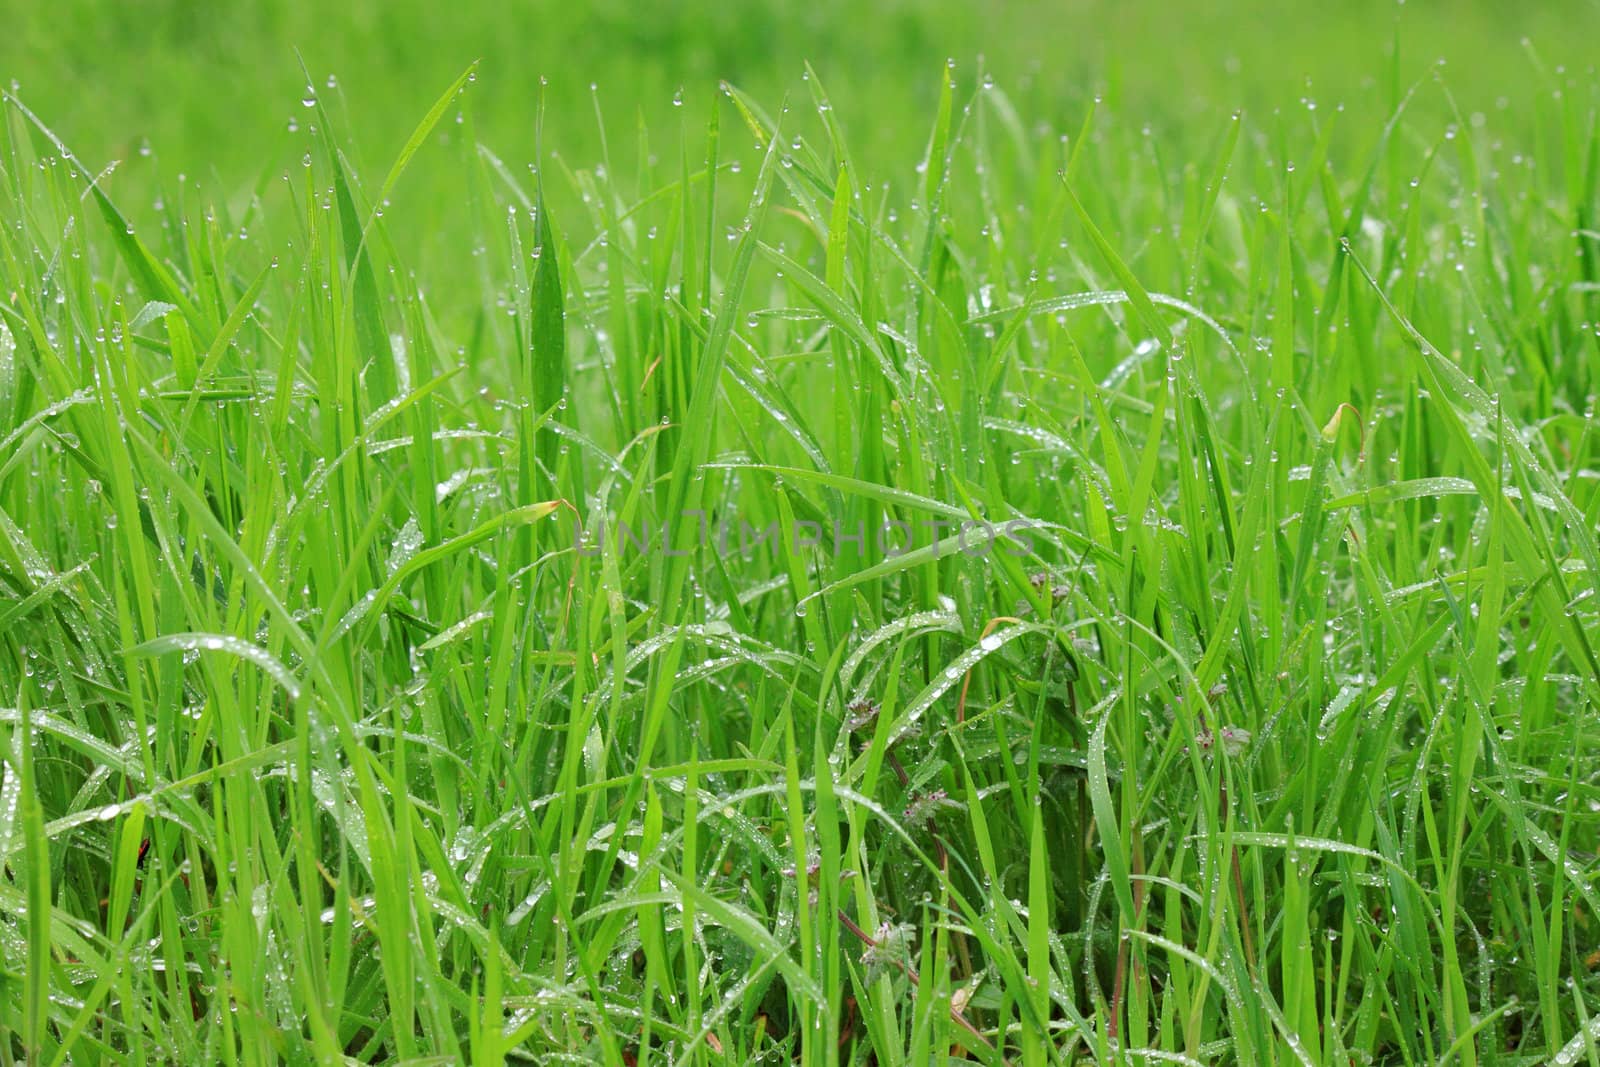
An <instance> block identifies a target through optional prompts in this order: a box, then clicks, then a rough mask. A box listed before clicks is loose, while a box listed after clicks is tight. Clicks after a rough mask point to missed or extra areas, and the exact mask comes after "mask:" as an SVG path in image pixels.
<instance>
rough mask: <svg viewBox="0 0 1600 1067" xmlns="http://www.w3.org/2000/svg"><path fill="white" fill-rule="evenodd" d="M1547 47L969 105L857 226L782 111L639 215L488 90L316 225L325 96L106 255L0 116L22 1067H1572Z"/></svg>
mask: <svg viewBox="0 0 1600 1067" xmlns="http://www.w3.org/2000/svg"><path fill="white" fill-rule="evenodd" d="M1525 63H1526V66H1525V68H1524V69H1526V70H1527V71H1528V78H1529V79H1530V81H1529V83H1528V84H1525V85H1523V86H1522V87H1521V90H1520V93H1519V96H1518V99H1517V107H1518V108H1519V109H1521V113H1525V114H1526V115H1527V116H1528V119H1527V121H1526V122H1517V123H1515V124H1512V125H1510V127H1509V128H1504V127H1502V126H1500V125H1498V124H1497V120H1496V116H1495V114H1494V113H1487V114H1486V113H1483V112H1479V111H1465V110H1462V111H1458V110H1457V109H1456V105H1455V102H1454V101H1455V97H1454V96H1453V92H1454V87H1455V84H1456V83H1455V75H1454V74H1453V73H1450V72H1446V73H1444V74H1439V73H1437V72H1430V73H1429V74H1427V75H1424V76H1423V77H1422V78H1421V80H1420V81H1418V82H1417V83H1415V84H1411V83H1408V82H1405V81H1402V80H1400V79H1399V78H1398V77H1397V76H1395V75H1393V74H1392V73H1391V74H1387V75H1384V76H1383V77H1382V78H1380V79H1378V83H1377V84H1376V85H1375V86H1374V87H1372V88H1371V89H1370V90H1369V96H1368V97H1367V98H1366V101H1367V102H1366V105H1365V106H1367V107H1369V108H1372V109H1373V110H1374V111H1375V112H1378V113H1381V114H1382V115H1383V116H1385V117H1386V121H1382V122H1375V123H1356V124H1354V125H1352V124H1351V123H1348V122H1345V121H1343V120H1342V118H1341V112H1340V111H1339V110H1338V109H1337V108H1335V107H1332V106H1325V107H1323V108H1320V109H1319V108H1317V107H1315V106H1299V107H1296V108H1294V109H1285V110H1281V111H1279V112H1277V113H1270V114H1262V115H1259V116H1258V115H1253V114H1246V115H1238V114H1233V115H1230V114H1228V113H1227V112H1226V111H1219V112H1215V113H1211V114H1209V115H1208V118H1207V121H1206V122H1205V124H1204V127H1203V128H1192V129H1189V130H1187V131H1186V132H1185V133H1183V134H1182V135H1177V134H1173V135H1171V139H1163V137H1161V136H1157V135H1155V134H1153V133H1152V132H1151V131H1149V130H1147V129H1145V128H1142V126H1141V124H1139V123H1136V122H1130V121H1127V120H1125V119H1124V118H1122V117H1120V116H1119V115H1118V114H1117V113H1116V111H1115V109H1114V108H1112V107H1110V106H1095V105H1092V104H1089V105H1085V106H1084V107H1083V108H1081V109H1080V110H1078V111H1076V112H1075V113H1073V114H1070V115H1066V116H1053V115H1049V114H1042V113H1030V112H1029V111H1027V110H1025V109H1024V108H1023V107H1021V106H1019V105H1018V104H1017V103H1016V102H1015V101H1014V100H1013V99H1012V97H1011V96H1010V95H1008V90H1007V86H1006V84H1005V82H1004V81H1003V80H1002V81H997V80H996V79H994V78H993V77H991V76H988V75H985V74H984V73H983V72H982V71H981V70H978V71H969V70H966V69H964V68H955V67H951V68H946V69H943V70H941V71H938V72H937V73H936V77H934V78H933V80H932V82H931V84H932V85H933V87H934V89H935V90H936V91H937V93H936V96H934V97H932V98H931V99H932V104H931V106H930V108H929V109H928V111H927V113H926V114H918V115H916V116H914V118H915V120H916V122H917V125H918V129H919V131H921V132H919V133H918V135H917V141H918V143H920V144H921V145H922V146H923V147H922V149H921V151H920V152H918V153H917V156H918V158H916V159H910V158H907V159H905V160H903V161H902V162H903V166H902V167H900V168H899V169H896V170H893V171H888V170H874V169H870V168H868V167H866V166H861V165H858V164H857V163H856V162H855V161H854V158H853V156H852V151H853V150H854V149H855V148H856V147H857V145H858V144H859V142H860V141H861V140H863V139H865V138H867V137H869V135H870V133H871V131H872V130H874V129H875V128H876V127H877V125H878V124H880V123H886V124H896V125H902V126H903V125H904V124H906V123H909V122H911V121H912V118H913V116H911V115H909V114H899V113H895V114H874V113H867V112H861V113H846V112H845V111H844V109H842V108H839V107H835V106H833V105H832V104H831V102H830V98H829V96H828V93H827V90H826V89H825V87H824V84H823V78H822V77H820V76H819V74H818V72H817V71H816V70H808V71H807V73H806V75H805V77H804V78H803V79H802V80H801V81H800V82H799V83H797V85H795V86H794V87H793V91H792V92H791V93H790V95H789V96H788V97H787V98H786V99H787V103H786V104H785V103H783V102H782V101H781V100H780V99H777V98H757V97H755V96H751V95H746V94H745V93H743V92H741V91H740V90H738V89H736V88H733V87H731V86H728V87H724V90H723V92H722V93H720V94H704V93H702V94H699V95H696V94H694V93H690V94H689V95H688V98H687V100H686V101H685V103H684V105H683V107H682V109H681V111H680V113H679V128H678V129H668V130H666V131H665V132H657V133H656V134H655V135H654V136H653V138H652V140H651V142H650V145H651V147H650V148H649V149H648V150H641V151H640V152H639V153H638V159H637V160H636V161H635V162H633V163H632V164H631V165H630V166H627V167H623V168H618V167H614V166H612V165H611V163H610V149H609V147H607V146H605V145H603V144H602V145H601V146H600V147H599V148H598V149H597V150H596V153H595V156H594V158H593V160H591V161H586V162H585V163H583V164H581V165H580V164H578V163H577V162H576V161H575V160H573V159H572V158H571V157H569V156H566V155H560V156H558V155H557V154H556V152H555V150H554V149H553V148H552V147H551V146H550V145H548V144H543V143H540V144H539V147H538V148H537V150H536V152H537V154H536V157H535V160H534V166H532V167H531V168H524V167H522V166H520V165H518V164H515V163H507V162H504V161H503V159H502V157H501V156H499V155H497V154H496V151H495V148H494V146H492V145H486V144H481V143H480V142H479V139H478V138H477V136H476V135H475V131H474V125H473V123H474V119H473V116H474V113H475V108H477V107H478V106H480V103H479V101H480V98H481V96H482V94H484V93H485V92H486V91H492V88H493V87H492V86H488V85H485V84H483V82H484V79H479V78H477V77H476V76H475V74H474V72H472V71H468V72H466V73H463V74H461V76H460V77H459V78H458V79H457V80H456V81H455V82H454V83H453V84H451V85H449V87H448V88H447V89H445V91H444V92H443V94H442V95H441V96H440V97H439V98H438V100H437V103H435V104H434V105H433V107H432V108H431V109H430V110H428V111H427V112H426V114H425V116H424V117H423V118H422V120H421V122H420V123H419V124H418V125H417V126H416V128H415V130H414V132H413V133H412V134H411V136H410V137H409V138H408V139H406V140H405V142H404V146H403V148H402V149H401V150H400V152H399V153H398V156H397V158H395V159H394V160H393V161H390V162H389V165H387V166H378V167H372V168H359V169H358V168H357V167H356V166H354V165H353V163H352V153H351V152H350V151H348V149H349V146H350V140H349V133H348V131H347V130H345V129H343V128H342V127H341V126H340V123H339V120H338V117H337V114H336V112H335V110H334V109H333V108H332V107H331V106H330V105H329V101H328V99H327V97H328V96H329V93H328V91H327V90H326V89H325V88H324V87H323V84H322V82H321V80H320V79H312V81H311V84H310V85H309V86H307V90H306V95H305V97H304V106H303V108H302V110H301V111H300V115H299V121H298V122H297V124H296V125H297V128H296V131H295V133H294V134H293V137H294V141H293V142H292V143H293V146H294V147H293V150H292V151H291V152H290V153H289V157H288V158H289V159H290V160H291V163H290V165H289V166H287V167H286V168H282V167H279V168H275V169H272V170H270V171H269V172H268V173H267V175H266V177H264V178H263V179H262V181H261V182H260V183H259V185H258V187H257V189H256V191H255V193H254V195H252V196H250V197H248V198H244V199H243V200H242V201H241V200H239V199H233V198H227V197H222V198H213V197H212V196H210V195H208V194H206V193H204V192H201V191H199V189H197V183H194V182H185V183H176V182H175V179H173V180H172V183H167V184H163V185H162V187H161V191H160V193H159V197H160V203H159V206H157V207H148V208H147V205H144V204H141V205H138V206H137V207H134V206H129V205H127V204H125V203H123V202H122V201H123V197H122V191H121V189H120V188H119V182H118V176H117V175H116V174H115V173H112V174H106V173H103V172H102V171H101V166H102V164H101V163H100V161H98V160H95V161H90V160H86V159H83V158H81V157H79V156H76V155H74V154H73V153H72V152H71V151H70V150H69V148H68V146H67V145H66V144H64V143H63V142H62V140H60V139H58V138H57V136H56V135H55V134H54V133H52V132H51V127H50V121H51V118H50V116H47V115H44V116H41V115H38V114H36V113H35V112H33V111H31V110H29V109H28V108H27V107H26V106H25V105H24V100H23V98H19V97H17V96H15V95H12V96H8V97H7V98H6V103H5V105H4V110H3V114H4V123H3V128H4V132H3V135H0V136H3V140H0V186H3V189H4V193H3V194H0V222H3V225H0V297H3V299H0V323H3V326H0V705H3V706H0V741H3V750H4V771H3V774H4V779H3V785H0V862H3V864H4V870H5V874H4V877H3V878H0V954H3V960H4V978H3V984H0V1030H3V1031H4V1033H5V1035H6V1036H5V1039H4V1040H3V1041H0V1057H3V1058H4V1061H5V1062H8V1063H10V1062H29V1063H66V1062H73V1063H80V1062H82V1063H100V1062H122V1061H132V1062H172V1061H187V1062H222V1063H270V1062H280V1061H292V1062H312V1061H315V1062H335V1061H340V1060H344V1059H353V1060H356V1061H361V1062H367V1061H378V1060H384V1061H388V1060H402V1061H407V1062H455V1061H463V1062H472V1063H475V1064H495V1063H503V1062H507V1061H519V1060H536V1061H540V1062H595V1061H598V1062H603V1063H609V1064H623V1063H626V1064H642V1063H657V1064H664V1063H673V1064H713V1063H749V1062H769V1063H776V1062H786V1063H797V1064H806V1065H810V1064H823V1063H835V1062H839V1063H852V1064H868V1063H874V1064H882V1065H900V1064H917V1065H921V1064H925V1063H928V1062H950V1061H956V1062H960V1061H963V1060H967V1061H972V1062H978V1063H990V1064H998V1063H1002V1062H1006V1063H1018V1064H1025V1065H1030V1067H1031V1065H1034V1064H1049V1063H1071V1062H1098V1063H1108V1064H1109V1063H1133V1062H1150V1061H1165V1062H1177V1063H1239V1064H1278V1063H1314V1064H1321V1063H1335V1062H1337V1063H1348V1062H1363V1063H1366V1062H1371V1063H1395V1064H1400V1063H1404V1064H1416V1063H1429V1064H1443V1063H1457V1062H1459V1063H1462V1064H1479V1063H1482V1064H1512V1063H1516V1064H1521V1063H1531V1062H1544V1061H1546V1060H1550V1059H1558V1060H1559V1061H1560V1062H1564V1063H1575V1062H1581V1061H1587V1062H1591V1063H1597V1062H1600V1036H1597V1035H1596V1028H1594V1027H1589V1029H1588V1033H1589V1035H1590V1036H1589V1037H1587V1038H1586V1037H1585V1034H1584V1028H1585V1027H1586V1026H1587V1025H1588V1021H1589V1020H1590V1018H1591V1013H1592V1012H1593V1010H1594V1006H1595V1003H1596V992H1597V990H1596V983H1595V979H1594V977H1593V971H1594V968H1595V962H1594V957H1593V956H1592V955H1591V952H1592V950H1593V947H1594V946H1593V942H1594V941H1595V938H1596V935H1597V929H1596V925H1595V924H1596V912H1597V910H1600V908H1597V902H1596V892H1597V889H1596V886H1595V884H1594V883H1595V877H1594V866H1595V855H1594V854H1595V848H1596V832H1597V829H1600V816H1597V814H1596V812H1597V811H1600V781H1597V772H1596V768H1597V763H1596V745H1597V737H1596V730H1595V722H1596V720H1595V717H1594V713H1595V710H1596V698H1597V696H1600V658H1597V654H1596V649H1595V645H1596V640H1597V639H1596V637H1595V636H1594V635H1595V634H1596V633H1600V626H1597V613H1600V608H1597V603H1596V597H1595V589H1596V578H1595V575H1596V573H1597V572H1600V545H1597V533H1596V524H1597V516H1600V495H1597V492H1596V489H1597V487H1596V474H1595V465H1596V452H1597V448H1600V441H1597V438H1596V434H1595V410H1594V407H1595V399H1594V394H1595V378H1594V375H1595V369H1594V368H1595V367H1597V366H1600V363H1597V362H1596V344H1597V332H1600V307H1597V305H1596V293H1597V292H1600V273H1597V272H1600V268H1597V265H1596V264H1597V259H1596V256H1597V254H1600V233H1597V232H1596V228H1595V227H1596V224H1595V222H1594V213H1595V210H1596V207H1597V206H1600V205H1597V203H1596V194H1595V190H1596V188H1597V185H1596V180H1597V177H1600V176H1597V173H1596V168H1597V167H1600V163H1597V161H1600V135H1597V133H1596V130H1597V124H1596V114H1597V112H1596V104H1597V100H1600V97H1597V91H1596V89H1597V87H1596V84H1595V82H1594V80H1593V77H1592V74H1590V73H1582V74H1579V73H1572V72H1566V71H1564V70H1563V71H1557V70H1555V69H1554V67H1553V66H1545V65H1542V64H1541V63H1540V62H1539V59H1538V55H1537V54H1536V53H1530V54H1529V56H1528V58H1527V59H1526V61H1525ZM818 69H819V70H824V71H825V68H822V67H819V68H818ZM1398 69H1399V68H1398V66H1396V67H1395V68H1394V70H1396V71H1397V70H1398ZM934 74H935V72H932V71H925V72H921V74H920V75H919V76H921V77H923V78H924V79H926V78H928V77H929V76H930V75H934ZM1469 76H1470V75H1469ZM925 84H926V82H925ZM1313 104H1314V102H1313ZM570 105H571V101H570V100H568V99H566V98H552V99H550V100H548V101H547V102H546V103H545V105H544V106H545V107H546V108H547V109H554V108H556V107H558V106H559V107H562V108H566V107H569V106H570ZM297 106H299V105H297ZM585 106H587V102H585ZM643 136H644V135H643V134H640V137H641V138H642V137H643ZM896 136H898V137H900V138H901V140H902V141H904V140H905V134H904V133H897V134H896ZM423 158H429V159H431V160H432V162H431V164H430V166H432V167H433V168H434V170H433V173H434V174H435V175H438V174H440V173H448V174H450V175H452V177H451V179H450V180H449V181H448V183H446V185H447V187H448V188H449V190H450V192H451V194H452V196H453V197H454V200H453V203H452V207H451V214H450V216H449V217H450V218H452V219H454V220H455V222H454V223H453V224H452V227H451V228H450V229H448V230H445V231H443V232H441V233H439V234H436V235H435V238H436V241H439V242H446V241H447V242H448V243H451V244H453V245H455V246H456V248H457V250H458V251H461V250H465V253H466V254H464V255H462V256H460V257H459V259H448V260H445V261H443V262H447V263H449V264H450V269H448V270H445V269H441V268H439V267H438V266H437V265H434V266H433V267H430V261H429V260H427V259H426V258H422V259H417V258H408V256H407V249H410V250H412V251H413V252H415V249H416V248H418V247H427V244H426V242H416V241H410V240H408V241H401V240H397V239H396V238H395V234H396V233H398V232H400V227H401V226H403V222H401V221H400V220H401V219H403V217H404V215H405V212H406V211H407V210H408V208H407V199H406V191H407V188H408V186H407V177H408V175H407V168H408V166H409V165H410V164H411V163H412V161H413V160H414V159H423ZM434 185H435V186H437V185H438V179H437V177H436V178H435V180H434ZM202 188H203V186H202ZM417 210H418V211H422V212H424V213H426V211H427V210H428V209H426V208H425V207H422V206H419V207H418V208H417ZM133 219H139V220H141V221H139V222H138V224H135V223H134V222H132V221H130V220H133ZM145 219H149V221H148V222H145V221H143V220H145ZM695 516H701V517H703V520H704V522H705V523H706V527H707V529H708V530H709V531H710V534H709V536H707V537H705V538H699V537H696V536H695V534H696V529H697V527H696V523H697V519H696V518H695ZM977 523H987V524H990V526H991V527H992V528H994V529H996V530H1004V531H1008V532H1007V533H1003V534H1001V535H999V536H997V538H996V539H995V540H994V541H993V543H990V542H988V541H987V539H985V540H983V541H980V542H979V543H978V545H977V548H978V549H981V550H977V551H975V550H973V549H974V545H973V543H972V541H971V540H970V538H971V537H972V536H973V531H974V529H976V528H977V527H975V526H974V525H973V524H977ZM773 524H776V528H777V530H778V531H779V532H778V534H777V536H769V535H768V534H769V532H770V530H771V529H772V528H773ZM885 524H890V525H889V526H888V527H887V529H889V530H891V531H893V534H892V536H891V538H890V539H889V540H888V541H887V542H886V544H880V543H879V539H878V537H877V531H879V530H880V529H884V528H885ZM896 524H898V525H896ZM664 526H665V528H666V531H667V532H666V533H665V534H663V532H662V531H663V527H664ZM579 527H581V528H582V531H583V535H582V536H581V537H580V536H579V534H578V532H577V531H578V529H579ZM624 530H627V531H633V532H635V533H638V532H639V531H650V533H649V534H648V535H641V537H642V536H648V537H649V538H650V547H649V548H648V550H647V549H644V548H641V547H640V540H639V539H634V538H630V537H627V536H623V531H624ZM728 531H731V533H728ZM841 531H842V532H843V533H844V534H846V535H849V534H852V533H855V532H857V531H860V532H861V533H862V535H863V536H861V537H860V539H850V538H848V537H845V538H840V537H838V533H839V532H841ZM724 542H726V543H724ZM1563 1057H1564V1058H1563Z"/></svg>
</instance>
